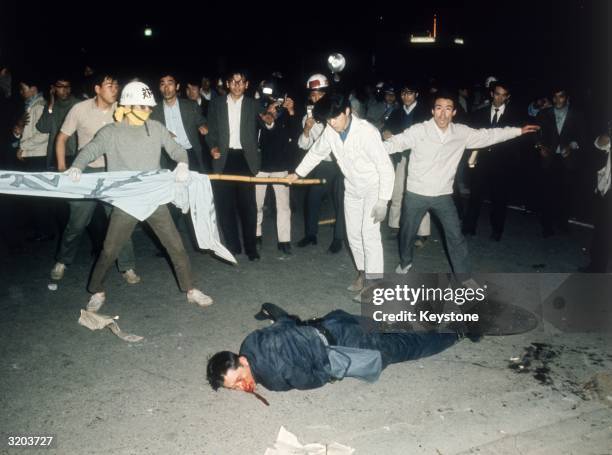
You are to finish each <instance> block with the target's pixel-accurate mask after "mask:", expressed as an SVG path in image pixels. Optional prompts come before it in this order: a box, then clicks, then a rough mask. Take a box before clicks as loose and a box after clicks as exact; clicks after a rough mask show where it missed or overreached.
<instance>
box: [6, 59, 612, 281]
mask: <svg viewBox="0 0 612 455" xmlns="http://www.w3.org/2000/svg"><path fill="white" fill-rule="evenodd" d="M0 71H1V72H0V78H1V79H2V80H1V82H2V85H1V86H0V87H1V88H2V93H0V99H1V100H2V104H1V105H0V106H1V108H2V116H1V118H0V121H1V122H2V123H1V124H0V127H1V128H2V138H3V140H2V143H1V144H0V145H1V147H2V150H1V152H2V153H1V155H0V161H1V167H2V168H4V169H15V170H20V171H25V172H41V171H59V172H64V171H66V170H68V169H70V168H71V167H73V166H74V164H73V161H74V160H75V158H76V157H77V156H78V155H79V153H81V152H82V151H83V150H84V149H86V148H87V146H88V144H90V143H91V142H92V141H94V139H96V138H98V136H100V131H101V130H102V129H103V128H104V127H106V126H107V125H112V124H114V123H120V122H121V121H122V119H123V117H125V118H126V119H130V122H131V123H130V125H132V124H134V125H136V124H142V125H144V126H146V127H147V134H151V131H149V125H151V124H157V123H159V124H161V125H163V126H164V131H168V132H169V134H170V137H171V139H172V141H171V142H172V143H171V144H169V143H165V142H164V139H163V135H162V136H160V137H161V139H160V141H161V142H159V144H160V148H161V150H160V152H161V151H162V150H163V153H162V154H161V155H160V163H159V164H158V166H160V167H162V168H168V169H174V167H175V165H176V163H174V160H177V161H178V162H179V163H181V162H183V161H184V162H186V163H188V166H189V169H190V170H191V171H196V172H203V173H215V174H231V175H238V176H258V177H288V179H289V181H294V180H295V179H297V178H298V177H306V176H308V177H313V178H321V179H324V180H325V184H323V185H316V186H311V187H309V188H308V189H306V190H304V189H300V190H299V191H298V190H294V189H293V188H291V187H290V185H283V184H275V185H272V189H273V192H274V201H275V209H274V210H273V211H274V213H275V214H276V236H277V240H278V243H277V245H278V249H279V250H280V251H281V252H282V254H285V255H289V254H295V250H293V249H292V235H291V217H292V209H294V210H295V208H296V207H300V206H301V205H302V204H300V203H297V202H296V199H297V198H298V197H299V198H303V206H304V229H303V233H302V232H301V233H300V234H301V237H300V238H301V239H300V240H299V241H297V242H295V245H296V246H297V247H299V248H307V247H308V246H310V245H316V244H317V242H318V235H317V234H318V227H319V222H320V220H321V206H322V202H323V201H324V199H325V198H327V199H329V201H330V202H331V203H332V206H333V209H334V217H333V218H334V219H335V223H334V235H333V241H332V243H331V244H330V245H329V248H328V250H327V251H328V252H329V253H330V254H335V253H338V252H339V251H341V250H342V248H343V247H344V246H345V245H347V244H348V246H349V247H350V251H351V253H352V256H353V259H354V261H355V264H356V268H357V272H358V273H357V278H356V280H355V282H353V283H352V284H351V285H350V286H349V289H350V290H353V291H360V290H361V289H362V288H363V285H364V283H365V278H366V275H368V274H369V275H372V276H375V275H379V274H381V273H383V272H384V270H383V260H382V246H381V242H380V235H381V234H380V224H381V222H382V221H383V220H384V219H385V218H386V216H387V209H388V208H389V216H388V226H389V228H390V233H391V235H392V236H393V237H396V238H397V239H398V244H399V251H400V261H399V265H398V267H397V268H396V271H397V272H398V273H406V272H407V271H408V270H410V269H411V268H412V258H413V255H414V248H415V247H416V248H418V247H421V246H423V245H424V244H425V242H426V241H427V239H428V237H429V235H430V233H431V222H430V214H433V215H435V216H436V218H437V219H438V220H439V221H440V222H441V225H442V227H443V231H444V232H443V234H444V235H445V238H446V244H447V248H448V253H449V258H450V260H451V266H452V269H453V270H454V271H455V272H456V273H460V272H469V270H470V265H469V261H468V253H467V246H466V241H465V237H466V236H474V235H477V234H478V227H479V216H480V212H481V208H482V206H483V203H484V202H485V201H486V200H488V201H489V202H490V210H489V213H490V216H489V217H490V220H489V221H490V231H489V234H490V238H491V240H492V241H496V242H499V241H502V240H503V237H504V230H505V223H506V213H507V210H508V206H509V205H510V204H513V205H517V206H522V207H523V208H525V209H526V210H531V211H535V212H537V213H539V216H540V220H541V228H542V231H541V232H542V236H543V237H544V238H546V237H550V236H553V235H558V234H564V233H567V231H568V229H569V228H568V221H569V220H570V219H571V217H572V216H573V215H574V212H573V208H574V207H575V205H576V204H577V201H576V200H575V199H576V198H575V195H576V194H577V192H576V191H575V189H576V185H577V184H578V182H579V178H578V177H577V176H578V174H579V173H580V172H582V169H581V167H583V166H584V165H585V163H586V161H587V160H585V158H584V157H585V155H587V154H589V153H594V152H593V151H594V150H596V149H600V150H603V152H602V153H603V155H602V157H601V160H602V163H603V167H600V168H598V170H600V174H601V175H600V184H599V187H598V189H597V194H598V197H599V199H598V200H597V205H596V207H597V209H596V212H595V219H596V234H595V236H594V245H593V248H592V251H591V253H592V254H593V255H594V258H593V260H592V262H591V264H589V265H588V266H587V268H586V270H588V271H605V270H606V268H607V262H608V256H609V250H610V247H609V240H608V239H607V237H608V236H605V235H602V234H601V229H602V226H603V229H604V231H603V232H605V227H606V226H609V223H610V221H609V219H610V215H609V211H610V209H609V197H610V196H609V192H608V187H609V167H610V166H609V153H608V152H607V150H608V149H609V142H606V138H607V135H606V134H605V132H604V131H602V132H601V136H600V137H598V138H597V141H595V142H596V143H595V147H593V144H594V139H595V137H587V133H586V131H585V124H584V119H583V117H582V115H581V113H580V112H579V111H577V110H576V109H575V108H574V104H573V103H572V102H571V98H570V94H569V91H568V88H567V87H565V86H555V87H551V88H550V90H549V92H548V94H546V95H545V96H541V97H539V98H538V99H536V100H534V101H533V102H532V103H531V104H529V105H528V106H526V105H521V104H520V103H518V102H515V101H514V99H513V97H512V86H511V85H510V84H509V83H508V82H505V81H502V80H497V79H495V78H493V77H491V78H488V79H487V81H486V83H485V84H486V85H485V86H484V87H482V88H481V90H480V91H478V92H476V93H474V92H471V90H470V89H467V88H462V89H460V90H454V91H446V90H444V89H442V88H441V87H438V86H437V85H436V84H435V83H431V84H423V83H420V82H419V81H416V80H404V81H400V82H391V81H389V82H380V83H378V84H376V86H372V87H369V86H368V87H365V89H363V90H362V87H346V86H342V84H339V85H337V86H334V83H333V82H331V81H330V79H328V78H327V77H326V76H325V75H324V74H322V73H317V74H313V75H312V76H311V77H309V78H308V79H307V81H305V84H304V86H303V87H304V89H303V91H302V92H301V93H295V94H288V89H287V87H288V84H287V83H286V82H285V81H284V79H283V78H282V75H281V74H278V73H274V74H273V75H272V76H271V77H270V78H267V79H266V80H264V81H261V82H260V83H255V82H253V81H250V80H249V76H248V74H247V73H245V72H243V71H234V72H230V73H229V74H228V75H227V76H226V77H223V78H219V79H211V78H207V77H203V78H199V77H197V78H189V77H183V76H180V75H179V74H178V73H176V72H172V71H170V72H162V73H159V74H158V75H157V79H156V82H157V87H155V86H154V85H153V84H152V85H153V86H152V89H153V90H154V89H155V88H157V89H158V92H159V95H160V97H161V102H159V103H154V104H147V103H145V104H138V105H134V106H131V105H125V104H123V103H121V102H119V103H118V97H119V94H120V85H119V81H118V80H117V78H116V77H115V76H114V75H113V74H111V73H104V72H95V73H92V72H89V73H88V74H87V77H86V83H82V81H76V80H74V79H73V78H72V77H70V76H66V75H58V76H56V77H54V78H53V80H52V81H50V84H49V83H44V82H42V81H41V80H40V77H39V75H38V74H34V73H30V74H27V73H22V74H18V75H17V76H15V77H14V78H13V80H11V74H10V71H9V69H8V68H2V69H0ZM134 80H138V79H131V81H132V82H133V81H134ZM211 80H212V81H214V84H213V83H211ZM122 82H123V81H122ZM124 82H125V83H127V82H130V81H124ZM128 85H129V84H128ZM77 87H80V89H78V90H77ZM146 87H147V89H148V86H146ZM16 89H18V93H19V98H21V102H19V103H17V102H16V99H17V95H16V93H15V92H17V90H16ZM349 89H350V90H349ZM183 94H184V96H182V95H183ZM145 111H146V112H145ZM126 121H127V120H126ZM153 121H155V123H154V122H153ZM526 125H527V127H526ZM447 128H448V129H447ZM522 133H531V134H525V135H522ZM98 142H99V140H98ZM174 145H178V147H179V148H175V147H174ZM92 147H93V146H92ZM92 147H90V148H89V149H87V150H88V151H90V150H91V149H92ZM179 150H184V151H185V152H186V156H187V160H186V161H185V160H182V159H181V158H180V157H179V155H180V152H179ZM110 153H111V152H110V151H109V150H105V149H99V150H97V151H96V153H95V159H92V160H89V161H87V162H85V161H83V160H80V161H79V164H80V166H81V167H82V171H83V172H86V173H92V172H104V171H108V170H111V168H115V169H117V168H118V167H117V166H112V165H111V164H110V163H109V155H110ZM90 156H94V155H91V154H90ZM181 156H182V155H181ZM606 159H607V162H606V161H605V160H606ZM606 163H607V164H606ZM119 167H121V166H119ZM136 167H138V166H136ZM123 168H124V167H121V169H123ZM130 170H141V169H139V168H138V169H136V168H134V169H130ZM606 179H608V180H607V182H608V183H607V184H606ZM601 182H603V183H601ZM266 189H267V186H266V185H245V184H243V183H237V182H232V181H218V182H214V183H213V193H214V198H215V207H216V211H217V219H218V222H219V227H220V231H221V235H222V239H223V242H224V244H225V246H226V247H227V248H228V249H229V250H230V252H232V253H233V254H234V255H239V254H242V253H244V254H245V255H246V257H247V258H248V259H249V260H250V261H258V260H259V259H260V253H261V248H260V247H261V244H262V243H263V242H264V241H265V240H264V239H265V238H271V237H273V234H272V231H273V227H272V226H265V225H264V216H263V214H264V208H265V205H266V201H267V200H268V199H267V196H266ZM600 199H601V200H600ZM2 201H3V202H2V210H3V211H5V212H6V213H11V214H13V216H11V217H8V218H5V220H9V221H5V223H4V226H3V228H2V232H1V235H2V239H3V241H5V242H6V243H7V245H10V246H11V248H18V247H19V244H20V240H23V238H22V237H25V239H26V240H27V241H49V240H53V239H57V240H59V247H58V252H57V255H56V258H55V264H54V265H52V267H51V277H52V278H53V279H54V280H60V279H62V278H63V276H64V273H65V271H66V269H68V268H69V267H70V265H71V264H72V263H73V261H74V259H75V256H76V255H77V253H78V248H79V245H80V243H81V238H82V236H83V233H85V232H86V231H89V234H90V235H91V237H92V244H93V245H94V250H95V251H94V254H95V255H98V254H99V253H100V252H103V251H105V250H104V248H105V247H106V246H107V245H106V243H107V242H109V240H110V241H112V239H109V236H108V235H106V229H107V224H108V218H109V217H110V219H111V221H112V220H113V218H112V216H111V208H110V207H108V206H106V205H104V204H100V203H98V202H96V201H95V200H72V201H70V202H68V203H67V204H64V203H62V202H59V201H57V202H52V203H49V202H48V201H41V200H38V199H36V198H30V199H28V200H25V199H23V198H7V197H3V198H2ZM584 202H585V201H578V203H579V204H584ZM268 208H269V207H268ZM114 211H115V212H116V211H117V210H116V209H115V210H114ZM172 218H173V219H174V222H184V221H183V220H182V219H181V217H180V215H179V214H178V213H174V212H173V213H172ZM164 223H165V221H164ZM111 225H112V224H111ZM481 226H482V225H481ZM24 228H25V229H24ZM109 232H111V230H110V229H109ZM130 232H131V231H130ZM24 233H25V234H24ZM105 237H106V240H105V241H104V242H103V241H102V239H104V238H105ZM120 243H121V244H120V245H119V244H113V248H112V251H113V254H114V252H115V250H116V253H117V255H116V257H112V258H106V262H109V261H110V262H112V261H114V260H116V261H117V267H118V269H119V271H120V272H121V273H122V275H123V277H124V279H125V280H126V281H127V282H128V283H130V284H136V283H138V282H139V281H140V277H139V276H138V274H137V272H136V262H135V255H134V250H133V246H132V243H131V240H130V238H129V236H128V237H127V238H126V239H125V241H122V242H120ZM373 245H374V246H373ZM164 246H166V245H164ZM166 252H167V253H170V251H169V250H167V248H165V249H164V251H160V254H166ZM595 256H597V257H595ZM104 268H105V269H107V268H108V265H107V264H105V265H104ZM104 273H105V272H104ZM104 273H102V275H104ZM94 287H96V288H100V286H94ZM185 290H187V289H185Z"/></svg>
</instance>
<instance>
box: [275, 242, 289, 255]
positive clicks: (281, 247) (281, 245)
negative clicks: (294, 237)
mask: <svg viewBox="0 0 612 455" xmlns="http://www.w3.org/2000/svg"><path fill="white" fill-rule="evenodd" d="M278 249H279V250H280V251H282V252H283V253H284V254H291V243H289V242H279V243H278Z"/></svg>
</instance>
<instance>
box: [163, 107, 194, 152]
mask: <svg viewBox="0 0 612 455" xmlns="http://www.w3.org/2000/svg"><path fill="white" fill-rule="evenodd" d="M163 105H164V118H165V119H166V128H167V129H168V131H170V133H172V134H174V140H175V141H176V142H177V143H178V144H179V145H180V146H181V147H183V148H184V149H185V150H189V149H190V148H191V142H189V138H187V132H186V131H185V126H184V125H183V118H182V117H181V109H180V107H179V100H175V101H174V104H173V105H172V106H171V105H169V104H168V103H166V101H163Z"/></svg>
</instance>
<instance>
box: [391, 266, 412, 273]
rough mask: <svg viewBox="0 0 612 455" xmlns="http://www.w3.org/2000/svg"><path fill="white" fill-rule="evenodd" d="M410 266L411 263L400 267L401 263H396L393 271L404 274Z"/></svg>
mask: <svg viewBox="0 0 612 455" xmlns="http://www.w3.org/2000/svg"><path fill="white" fill-rule="evenodd" d="M411 268H412V264H408V265H407V266H406V267H402V264H397V267H395V273H399V274H400V275H406V274H407V273H408V271H409V270H410V269H411Z"/></svg>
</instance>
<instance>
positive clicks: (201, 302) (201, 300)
mask: <svg viewBox="0 0 612 455" xmlns="http://www.w3.org/2000/svg"><path fill="white" fill-rule="evenodd" d="M187 301H188V302H189V303H195V304H196V305H198V306H201V307H205V306H210V305H212V304H213V299H212V298H210V297H209V296H207V295H206V294H204V293H203V292H202V291H200V290H198V289H192V290H191V291H189V292H187Z"/></svg>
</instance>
